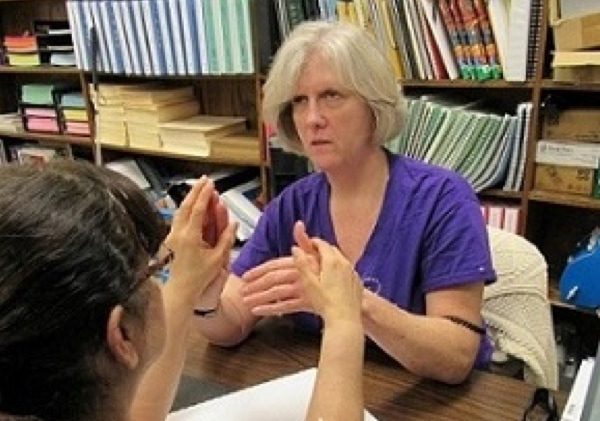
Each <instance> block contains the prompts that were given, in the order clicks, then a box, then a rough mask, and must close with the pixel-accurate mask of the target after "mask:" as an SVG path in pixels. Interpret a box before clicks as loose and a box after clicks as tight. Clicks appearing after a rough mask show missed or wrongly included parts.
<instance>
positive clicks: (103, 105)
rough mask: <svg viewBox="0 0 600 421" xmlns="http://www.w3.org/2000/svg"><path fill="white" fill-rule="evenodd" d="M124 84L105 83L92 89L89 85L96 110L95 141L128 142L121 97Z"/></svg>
mask: <svg viewBox="0 0 600 421" xmlns="http://www.w3.org/2000/svg"><path fill="white" fill-rule="evenodd" d="M126 86H127V85H120V84H109V83H105V84H101V85H98V87H97V90H94V86H93V85H90V87H89V90H90V97H91V99H92V103H93V105H94V108H95V110H96V141H98V142H100V143H103V144H108V145H119V146H127V145H128V144H129V141H128V137H127V126H126V125H125V107H124V106H123V98H122V91H123V89H125V87H126Z"/></svg>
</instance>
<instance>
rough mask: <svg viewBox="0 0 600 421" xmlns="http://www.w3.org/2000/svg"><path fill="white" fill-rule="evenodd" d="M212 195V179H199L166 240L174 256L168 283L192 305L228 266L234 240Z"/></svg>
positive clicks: (222, 208)
mask: <svg viewBox="0 0 600 421" xmlns="http://www.w3.org/2000/svg"><path fill="white" fill-rule="evenodd" d="M215 195H216V191H215V188H214V184H213V182H212V180H210V179H207V178H206V177H202V178H201V179H200V180H199V181H198V182H197V183H196V184H195V185H194V187H193V188H192V189H191V190H190V192H189V193H188V194H187V196H186V197H185V199H184V200H183V202H182V203H181V206H180V207H179V210H178V211H177V213H176V214H175V217H174V219H173V223H172V225H171V231H170V233H169V235H168V236H167V238H166V239H165V245H166V246H167V247H168V248H170V249H171V250H172V251H173V255H174V258H173V262H172V264H171V275H170V280H169V282H172V283H173V286H174V287H176V288H175V289H176V290H177V291H178V294H181V297H182V298H185V300H186V301H188V302H189V303H190V305H191V306H194V305H195V304H196V302H197V301H198V298H199V297H200V296H201V295H202V293H203V292H204V291H205V290H206V288H207V287H208V286H209V285H210V284H211V283H212V282H213V281H214V280H215V279H216V278H217V277H218V276H219V275H220V273H221V271H222V270H223V268H226V267H228V264H229V254H230V251H231V247H232V245H233V241H234V238H235V229H236V225H235V224H232V223H230V222H229V221H228V219H227V209H226V208H225V206H224V205H223V204H222V203H221V202H220V201H219V200H218V199H215ZM175 284H177V285H175Z"/></svg>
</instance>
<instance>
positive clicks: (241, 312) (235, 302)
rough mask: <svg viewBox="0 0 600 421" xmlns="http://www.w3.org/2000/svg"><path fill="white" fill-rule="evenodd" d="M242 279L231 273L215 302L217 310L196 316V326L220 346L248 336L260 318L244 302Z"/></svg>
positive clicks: (236, 342)
mask: <svg viewBox="0 0 600 421" xmlns="http://www.w3.org/2000/svg"><path fill="white" fill-rule="evenodd" d="M242 282H243V281H242V280H241V279H240V278H238V277H237V276H235V275H230V276H229V278H228V280H227V282H226V283H225V287H224V289H223V291H222V293H221V295H220V297H219V299H218V303H216V304H215V306H216V311H215V312H214V313H211V314H209V315H206V316H204V317H199V316H198V317H196V318H195V320H194V327H195V328H197V329H198V330H200V332H202V334H203V335H204V336H205V337H206V338H207V339H208V340H209V341H210V342H211V343H214V344H216V345H220V346H234V345H237V344H239V343H240V342H242V341H243V340H244V339H246V338H247V337H248V335H249V334H250V332H251V331H252V328H253V327H254V325H255V324H256V322H257V321H258V318H257V317H255V316H254V315H252V313H251V312H250V309H248V308H247V307H246V306H244V304H243V303H242V298H241V294H240V288H241V285H242Z"/></svg>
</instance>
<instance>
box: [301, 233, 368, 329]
mask: <svg viewBox="0 0 600 421" xmlns="http://www.w3.org/2000/svg"><path fill="white" fill-rule="evenodd" d="M311 242H312V244H313V246H314V247H313V249H314V250H316V254H317V255H318V260H319V263H320V265H318V269H317V266H316V265H314V264H311V260H312V259H314V255H312V253H313V252H312V251H311V252H310V253H307V252H306V251H305V250H303V249H302V248H300V247H293V248H292V254H293V256H294V264H295V266H296V268H297V270H298V271H299V272H300V277H301V280H302V282H303V284H304V289H305V291H306V295H307V296H308V299H309V300H310V302H311V304H312V307H313V309H314V311H315V312H316V313H318V314H319V315H320V316H321V317H322V318H323V321H324V323H325V326H328V325H331V324H332V323H336V322H340V321H342V322H352V323H359V324H362V319H361V304H362V298H363V285H362V282H361V281H360V278H359V276H358V274H357V273H356V271H355V270H354V268H353V267H352V264H351V263H350V262H349V261H348V259H346V258H345V257H344V256H343V255H342V253H341V252H340V251H339V250H338V249H337V248H336V247H334V246H332V245H330V244H328V243H327V242H325V241H323V240H321V239H318V238H313V239H311Z"/></svg>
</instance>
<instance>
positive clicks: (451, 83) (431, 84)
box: [400, 79, 534, 89]
mask: <svg viewBox="0 0 600 421" xmlns="http://www.w3.org/2000/svg"><path fill="white" fill-rule="evenodd" d="M400 84H401V85H402V86H403V87H415V88H440V89H448V88H451V89H471V88H478V89H531V88H533V86H534V83H533V82H529V81H528V82H507V81H505V80H486V81H474V80H448V79H444V80H408V79H401V80H400Z"/></svg>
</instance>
